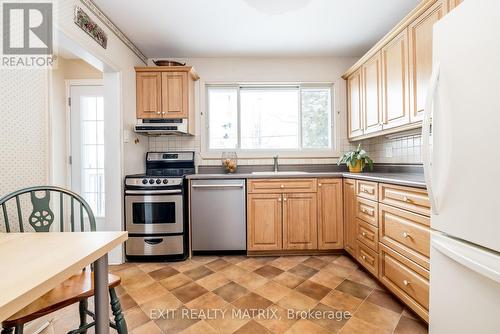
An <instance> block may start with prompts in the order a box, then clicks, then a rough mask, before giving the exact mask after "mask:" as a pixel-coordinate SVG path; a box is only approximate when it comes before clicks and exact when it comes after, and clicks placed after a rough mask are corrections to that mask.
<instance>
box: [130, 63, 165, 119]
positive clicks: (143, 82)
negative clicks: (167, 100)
mask: <svg viewBox="0 0 500 334" xmlns="http://www.w3.org/2000/svg"><path fill="white" fill-rule="evenodd" d="M136 90H137V94H136V99H137V101H136V104H137V110H136V111H137V118H161V73H160V72H140V73H137V74H136Z"/></svg>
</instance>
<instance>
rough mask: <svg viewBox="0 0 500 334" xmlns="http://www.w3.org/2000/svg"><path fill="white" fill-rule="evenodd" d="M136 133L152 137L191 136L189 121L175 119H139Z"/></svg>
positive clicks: (135, 127) (135, 128)
mask: <svg viewBox="0 0 500 334" xmlns="http://www.w3.org/2000/svg"><path fill="white" fill-rule="evenodd" d="M134 132H136V133H141V134H146V135H151V136H161V135H181V136H185V135H189V133H188V120H187V119H185V118H175V119H174V118H173V119H164V118H162V119H138V120H137V124H136V125H135V126H134Z"/></svg>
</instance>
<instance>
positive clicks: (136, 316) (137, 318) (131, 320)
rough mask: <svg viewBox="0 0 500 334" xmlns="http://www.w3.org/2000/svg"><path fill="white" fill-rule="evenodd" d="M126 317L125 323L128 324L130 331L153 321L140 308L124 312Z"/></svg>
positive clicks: (136, 307)
mask: <svg viewBox="0 0 500 334" xmlns="http://www.w3.org/2000/svg"><path fill="white" fill-rule="evenodd" d="M123 315H124V316H125V322H126V323H127V328H128V329H134V328H137V327H139V326H142V325H144V324H145V323H147V322H149V321H150V320H151V319H150V318H149V317H148V316H147V315H146V314H145V313H144V312H143V311H142V310H141V308H140V307H139V306H135V307H132V308H131V309H128V310H126V311H125V312H123Z"/></svg>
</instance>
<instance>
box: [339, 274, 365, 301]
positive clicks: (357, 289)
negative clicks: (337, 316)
mask: <svg viewBox="0 0 500 334" xmlns="http://www.w3.org/2000/svg"><path fill="white" fill-rule="evenodd" d="M335 290H337V291H342V292H344V293H348V294H350V295H353V296H354V297H357V298H360V299H365V298H366V297H368V295H370V293H371V292H372V290H373V289H372V288H369V287H367V286H366V285H363V284H359V283H356V282H353V281H350V280H347V279H346V280H345V281H343V282H342V283H340V284H339V286H337V287H336V288H335Z"/></svg>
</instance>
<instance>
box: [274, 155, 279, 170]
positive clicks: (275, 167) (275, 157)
mask: <svg viewBox="0 0 500 334" xmlns="http://www.w3.org/2000/svg"><path fill="white" fill-rule="evenodd" d="M273 160H274V172H275V173H277V172H278V155H275V156H274V157H273Z"/></svg>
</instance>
